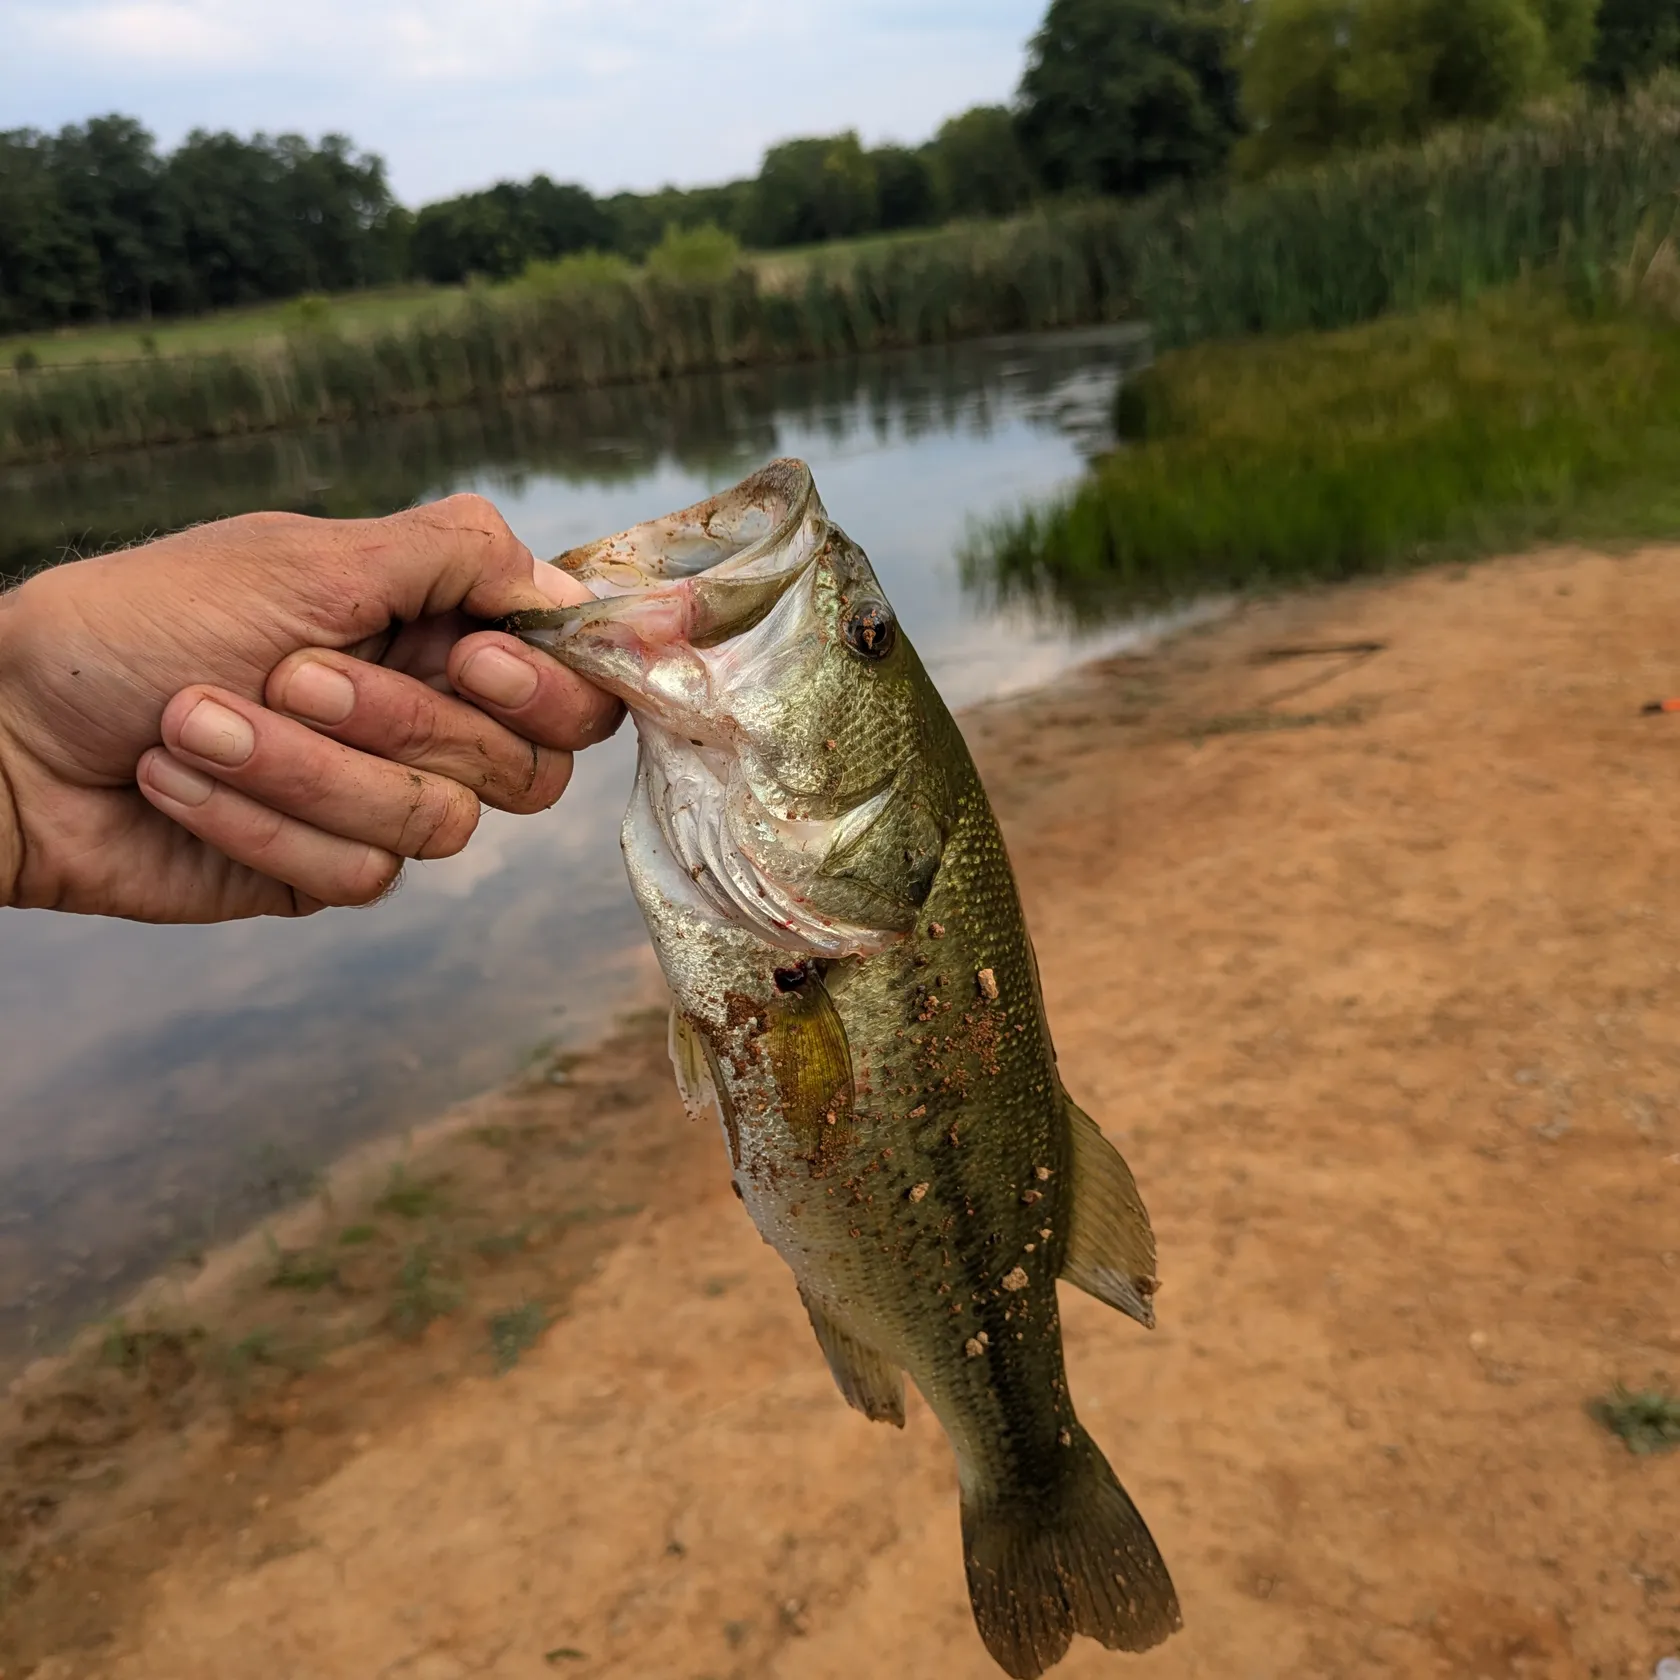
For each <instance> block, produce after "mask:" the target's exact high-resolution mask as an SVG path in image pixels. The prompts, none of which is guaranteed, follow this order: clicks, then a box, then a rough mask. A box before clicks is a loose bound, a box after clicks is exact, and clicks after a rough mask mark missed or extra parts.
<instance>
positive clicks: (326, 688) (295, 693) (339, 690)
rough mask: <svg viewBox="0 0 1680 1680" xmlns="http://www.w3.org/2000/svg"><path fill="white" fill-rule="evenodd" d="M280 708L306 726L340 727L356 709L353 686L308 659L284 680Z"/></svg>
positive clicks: (338, 675)
mask: <svg viewBox="0 0 1680 1680" xmlns="http://www.w3.org/2000/svg"><path fill="white" fill-rule="evenodd" d="M280 704H281V705H282V706H283V707H284V708H285V710H286V711H288V712H290V713H291V714H292V716H293V717H295V718H302V719H303V720H304V722H306V723H343V722H344V720H345V719H346V718H347V717H349V715H350V714H351V712H353V711H354V710H355V709H356V685H355V684H354V683H353V682H351V680H350V679H349V678H348V677H347V676H345V674H344V673H343V672H342V671H335V670H334V669H333V668H332V666H330V665H323V664H322V663H321V662H320V661H319V660H318V659H308V660H305V661H304V662H303V663H302V664H300V665H298V666H297V668H296V669H295V670H293V672H292V673H291V675H290V676H288V677H287V678H286V686H285V688H284V689H283V690H282V691H281V694H280Z"/></svg>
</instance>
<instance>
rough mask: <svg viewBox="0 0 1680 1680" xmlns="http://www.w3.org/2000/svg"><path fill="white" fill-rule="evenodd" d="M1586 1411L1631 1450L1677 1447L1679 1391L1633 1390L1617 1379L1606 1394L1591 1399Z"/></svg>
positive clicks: (1679, 1437)
mask: <svg viewBox="0 0 1680 1680" xmlns="http://www.w3.org/2000/svg"><path fill="white" fill-rule="evenodd" d="M1587 1413H1588V1415H1589V1416H1590V1417H1591V1418H1592V1419H1593V1420H1594V1422H1596V1423H1600V1424H1602V1425H1603V1426H1604V1427H1605V1428H1606V1429H1608V1430H1609V1431H1610V1433H1611V1434H1612V1435H1615V1436H1617V1437H1618V1438H1619V1439H1620V1440H1621V1441H1623V1442H1624V1443H1625V1444H1626V1446H1627V1450H1628V1451H1629V1452H1631V1453H1641V1454H1644V1453H1658V1452H1667V1451H1668V1450H1669V1449H1670V1448H1673V1447H1680V1395H1676V1394H1670V1393H1668V1392H1666V1391H1664V1390H1660V1389H1654V1388H1650V1389H1645V1390H1642V1391H1641V1392H1638V1393H1635V1392H1634V1391H1633V1390H1632V1389H1629V1388H1625V1387H1623V1385H1622V1384H1621V1383H1617V1384H1616V1386H1615V1387H1614V1388H1613V1389H1611V1391H1610V1392H1609V1393H1608V1394H1604V1395H1600V1396H1599V1398H1598V1399H1596V1400H1593V1401H1590V1402H1589V1403H1588V1405H1587Z"/></svg>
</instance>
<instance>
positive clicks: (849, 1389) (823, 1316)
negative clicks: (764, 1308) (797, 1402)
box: [799, 1287, 904, 1429]
mask: <svg viewBox="0 0 1680 1680" xmlns="http://www.w3.org/2000/svg"><path fill="white" fill-rule="evenodd" d="M799 1299H800V1300H801V1301H803V1302H804V1303H805V1311H806V1312H807V1313H809V1314H810V1317H811V1328H812V1329H813V1330H815V1331H816V1333H817V1346H818V1347H820V1348H821V1349H822V1350H823V1358H824V1359H826V1360H827V1361H828V1368H829V1370H831V1371H832V1372H833V1373H834V1383H835V1386H836V1387H837V1388H838V1389H839V1390H840V1393H841V1394H842V1395H843V1396H844V1398H845V1401H846V1404H847V1405H848V1406H855V1407H856V1408H857V1410H858V1411H860V1412H862V1413H863V1415H864V1416H865V1417H866V1418H868V1419H869V1420H870V1421H871V1422H873V1423H891V1424H895V1425H896V1426H897V1427H898V1428H900V1429H902V1428H903V1427H904V1373H903V1372H902V1371H901V1370H899V1368H898V1367H897V1366H896V1365H895V1364H893V1362H892V1361H891V1360H890V1359H888V1358H887V1357H886V1355H885V1354H882V1353H877V1352H876V1351H875V1350H874V1348H872V1347H867V1346H865V1344H864V1343H862V1342H860V1341H859V1340H858V1339H857V1337H856V1336H854V1335H852V1334H851V1332H850V1331H847V1330H842V1329H841V1328H840V1326H839V1325H838V1324H837V1323H836V1322H835V1320H834V1318H833V1316H832V1315H831V1314H830V1313H829V1312H828V1310H827V1309H826V1308H825V1307H823V1306H822V1304H821V1303H820V1302H818V1301H815V1300H813V1299H812V1298H811V1296H809V1295H807V1294H806V1293H805V1290H804V1288H803V1287H801V1289H800V1291H799Z"/></svg>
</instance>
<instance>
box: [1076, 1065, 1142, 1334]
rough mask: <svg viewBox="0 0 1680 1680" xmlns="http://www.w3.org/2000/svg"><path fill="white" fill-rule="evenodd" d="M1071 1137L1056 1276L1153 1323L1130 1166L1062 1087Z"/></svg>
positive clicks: (1139, 1206)
mask: <svg viewBox="0 0 1680 1680" xmlns="http://www.w3.org/2000/svg"><path fill="white" fill-rule="evenodd" d="M1062 1099H1063V1101H1064V1102H1065V1103H1066V1105H1067V1116H1068V1129H1069V1132H1070V1133H1071V1136H1072V1140H1073V1151H1072V1161H1071V1163H1070V1170H1071V1176H1072V1180H1073V1186H1072V1195H1071V1196H1070V1197H1069V1199H1068V1202H1067V1208H1068V1212H1067V1214H1066V1215H1065V1217H1066V1218H1067V1219H1068V1220H1069V1229H1068V1245H1067V1259H1066V1260H1065V1261H1064V1263H1063V1265H1062V1276H1063V1277H1064V1278H1066V1279H1067V1281H1068V1282H1069V1283H1071V1284H1075V1285H1077V1286H1078V1287H1079V1288H1080V1289H1083V1290H1084V1291H1085V1292H1086V1294H1088V1295H1094V1296H1096V1298H1097V1299H1098V1300H1099V1301H1103V1302H1106V1303H1107V1304H1108V1305H1109V1306H1111V1307H1117V1308H1118V1309H1119V1310H1120V1311H1121V1312H1123V1313H1125V1314H1126V1316H1127V1317H1128V1318H1135V1319H1136V1320H1137V1321H1138V1323H1139V1324H1141V1325H1143V1326H1144V1327H1145V1328H1146V1329H1150V1330H1153V1329H1154V1328H1155V1308H1154V1306H1153V1304H1152V1303H1151V1300H1150V1297H1151V1296H1152V1295H1153V1294H1154V1293H1155V1233H1154V1232H1153V1231H1152V1230H1151V1229H1150V1228H1149V1215H1148V1213H1147V1212H1145V1211H1144V1206H1143V1198H1142V1197H1141V1196H1139V1195H1138V1187H1137V1182H1136V1180H1135V1179H1133V1177H1132V1169H1131V1168H1130V1167H1128V1166H1127V1165H1126V1162H1125V1159H1124V1158H1123V1157H1122V1156H1121V1154H1120V1151H1119V1150H1118V1149H1116V1148H1115V1147H1114V1145H1113V1144H1112V1143H1110V1142H1109V1141H1108V1139H1107V1138H1106V1137H1104V1136H1103V1132H1102V1128H1101V1127H1100V1126H1099V1125H1098V1124H1097V1123H1096V1121H1095V1120H1093V1119H1092V1118H1091V1117H1090V1115H1088V1114H1087V1113H1086V1112H1085V1111H1084V1109H1082V1108H1081V1107H1080V1106H1079V1105H1078V1103H1076V1102H1075V1101H1074V1100H1073V1099H1072V1098H1071V1097H1069V1096H1068V1095H1067V1093H1066V1092H1065V1091H1064V1092H1063V1093H1062Z"/></svg>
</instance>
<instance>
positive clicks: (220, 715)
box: [181, 700, 257, 765]
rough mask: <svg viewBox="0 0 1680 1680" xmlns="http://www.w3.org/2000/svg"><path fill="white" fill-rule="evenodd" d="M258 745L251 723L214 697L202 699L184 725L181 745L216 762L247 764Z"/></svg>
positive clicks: (188, 715) (182, 726)
mask: <svg viewBox="0 0 1680 1680" xmlns="http://www.w3.org/2000/svg"><path fill="white" fill-rule="evenodd" d="M256 744H257V735H256V731H255V730H254V729H252V727H251V726H250V724H248V723H247V722H246V721H245V720H244V718H242V717H241V716H240V715H239V713H238V712H230V711H229V710H228V709H227V707H226V706H219V705H217V704H216V702H215V701H214V700H200V701H199V703H198V704H197V705H196V706H194V707H193V709H192V710H191V711H190V712H188V713H187V716H186V721H185V722H184V723H183V724H182V725H181V745H182V746H183V747H184V748H186V750H187V751H188V752H190V753H194V754H196V755H197V756H198V757H199V758H207V759H209V760H210V762H211V763H212V764H226V765H235V764H243V763H244V762H245V760H246V759H248V758H249V757H250V756H251V753H252V751H253V750H254V749H255V747H256Z"/></svg>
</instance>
